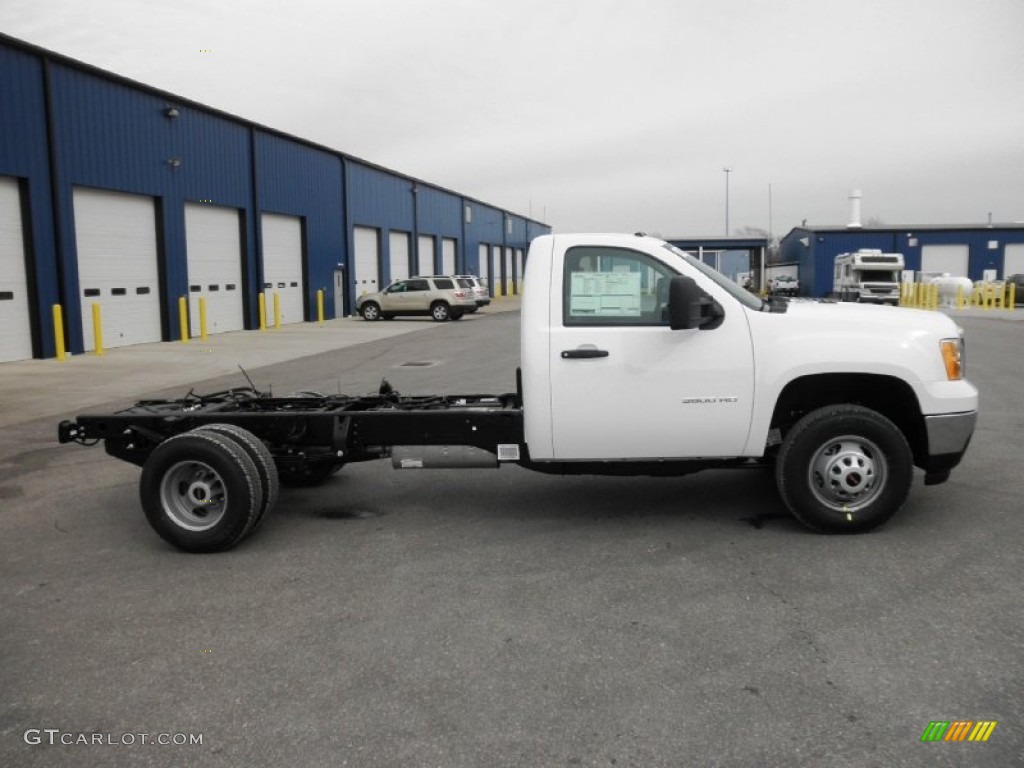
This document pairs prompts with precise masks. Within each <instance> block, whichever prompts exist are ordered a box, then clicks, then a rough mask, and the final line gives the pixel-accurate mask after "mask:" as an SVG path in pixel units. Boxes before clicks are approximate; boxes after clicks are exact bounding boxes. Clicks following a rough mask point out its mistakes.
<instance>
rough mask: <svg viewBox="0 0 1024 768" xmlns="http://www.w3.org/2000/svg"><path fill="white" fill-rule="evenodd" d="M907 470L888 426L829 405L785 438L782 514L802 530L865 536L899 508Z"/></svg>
mask: <svg viewBox="0 0 1024 768" xmlns="http://www.w3.org/2000/svg"><path fill="white" fill-rule="evenodd" d="M913 469H914V460H913V455H912V453H911V450H910V446H909V444H908V443H907V439H906V438H905V437H904V436H903V433H902V432H900V430H899V428H898V427H897V426H896V425H895V424H893V423H892V422H891V421H890V420H889V419H887V418H886V417H885V416H883V415H882V414H880V413H878V412H877V411H873V410H871V409H869V408H864V407H861V406H858V405H829V406H825V407H824V408H819V409H818V410H816V411H812V412H811V413H809V414H807V415H806V416H804V417H803V418H802V419H800V421H798V422H797V423H796V425H795V426H794V427H793V428H792V429H791V430H790V431H789V434H787V435H786V439H785V440H784V441H783V443H782V447H781V448H780V450H779V456H778V461H777V463H776V466H775V479H776V483H777V485H778V488H779V495H780V496H782V500H783V501H784V502H785V503H786V506H787V507H789V509H790V511H791V512H792V513H793V516H794V517H796V518H797V519H798V520H799V521H800V522H802V523H803V524H804V525H806V526H807V527H808V528H811V529H812V530H815V531H819V532H821V533H863V532H865V531H870V530H871V529H873V528H876V527H877V526H879V525H881V524H882V523H884V522H885V521H886V520H888V519H889V518H890V517H892V516H893V515H894V514H895V513H896V510H898V509H899V508H900V507H901V506H902V505H903V502H904V501H905V500H906V498H907V494H908V493H909V492H910V484H911V481H912V480H913Z"/></svg>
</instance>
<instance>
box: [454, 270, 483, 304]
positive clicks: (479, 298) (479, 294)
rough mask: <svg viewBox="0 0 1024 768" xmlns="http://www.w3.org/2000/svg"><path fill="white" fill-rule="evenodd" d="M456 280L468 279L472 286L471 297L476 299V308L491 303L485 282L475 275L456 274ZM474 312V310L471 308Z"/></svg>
mask: <svg viewBox="0 0 1024 768" xmlns="http://www.w3.org/2000/svg"><path fill="white" fill-rule="evenodd" d="M455 279H456V280H458V281H460V282H461V281H463V280H468V281H469V283H470V285H471V286H472V287H473V298H474V299H476V306H477V309H479V308H480V307H486V306H487V305H488V304H490V303H491V294H490V293H489V292H488V290H487V284H486V283H485V282H484V281H483V280H481V279H480V278H479V277H477V276H476V275H456V276H455ZM473 311H474V312H475V311H476V310H473Z"/></svg>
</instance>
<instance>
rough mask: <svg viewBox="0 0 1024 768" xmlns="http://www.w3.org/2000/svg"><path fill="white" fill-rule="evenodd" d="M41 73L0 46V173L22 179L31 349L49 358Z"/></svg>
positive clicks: (56, 296) (53, 260) (52, 277)
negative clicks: (26, 209) (30, 297)
mask: <svg viewBox="0 0 1024 768" xmlns="http://www.w3.org/2000/svg"><path fill="white" fill-rule="evenodd" d="M43 77H44V72H43V65H42V62H41V61H40V60H39V59H38V58H37V57H35V56H32V55H29V54H27V53H23V52H21V51H18V50H15V49H13V48H8V47H5V46H3V45H0V175H3V176H13V177H15V178H17V179H20V180H21V181H22V184H23V186H24V188H25V190H26V193H25V195H24V197H25V201H26V203H27V207H28V209H29V213H30V216H29V217H28V221H27V222H26V223H27V224H28V226H27V227H25V233H26V235H27V238H26V239H27V241H28V242H27V243H26V245H27V246H28V251H29V257H28V264H27V265H26V266H27V267H28V279H29V284H30V285H34V291H32V294H33V295H32V299H33V303H34V306H32V349H33V353H34V354H35V355H36V356H41V357H52V356H53V355H54V354H55V351H54V343H53V334H52V332H51V331H50V325H49V323H48V322H46V320H45V318H46V317H47V316H48V314H49V311H50V307H51V306H52V305H53V304H56V303H58V302H59V301H60V285H59V271H58V263H57V245H56V242H55V234H56V230H55V228H54V225H53V201H52V198H51V197H50V163H49V158H48V149H47V140H46V137H47V129H46V104H45V100H44V98H43V93H44V91H43Z"/></svg>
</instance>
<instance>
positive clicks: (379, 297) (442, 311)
mask: <svg viewBox="0 0 1024 768" xmlns="http://www.w3.org/2000/svg"><path fill="white" fill-rule="evenodd" d="M475 309H476V300H475V299H474V298H473V289H472V288H468V289H467V288H463V287H462V286H460V285H459V281H457V280H456V279H455V278H454V277H410V278H409V279H407V280H396V281H395V282H393V283H392V284H391V285H389V286H388V287H387V288H385V289H384V290H383V291H378V292H377V293H365V294H363V295H362V296H360V297H359V298H358V299H357V300H356V312H358V313H359V314H360V315H362V316H363V319H364V320H380V319H381V318H383V319H385V320H391V319H392V318H394V317H397V316H399V315H429V316H430V317H432V318H434V320H436V321H437V322H439V323H443V322H445V321H446V320H460V319H461V318H462V316H463V315H464V314H465V313H466V312H472V311H473V310H475Z"/></svg>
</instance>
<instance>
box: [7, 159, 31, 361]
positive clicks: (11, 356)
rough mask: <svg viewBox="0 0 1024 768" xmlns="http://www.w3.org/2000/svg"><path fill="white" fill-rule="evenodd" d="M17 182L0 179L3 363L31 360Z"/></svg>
mask: <svg viewBox="0 0 1024 768" xmlns="http://www.w3.org/2000/svg"><path fill="white" fill-rule="evenodd" d="M30 311H31V310H30V305H29V300H28V279H27V278H26V274H25V238H24V236H23V235H22V231H21V195H20V194H19V192H18V182H17V181H15V180H14V179H8V178H0V362H6V361H7V360H24V359H25V358H28V357H32V329H31V326H30V325H29V312H30Z"/></svg>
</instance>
